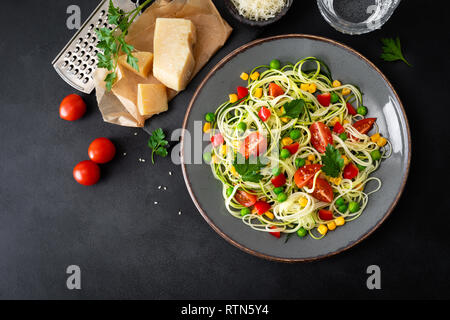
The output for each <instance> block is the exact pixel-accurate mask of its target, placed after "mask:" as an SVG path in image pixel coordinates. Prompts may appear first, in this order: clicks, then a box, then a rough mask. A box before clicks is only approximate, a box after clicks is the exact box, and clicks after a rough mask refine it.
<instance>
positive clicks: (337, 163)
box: [321, 144, 344, 178]
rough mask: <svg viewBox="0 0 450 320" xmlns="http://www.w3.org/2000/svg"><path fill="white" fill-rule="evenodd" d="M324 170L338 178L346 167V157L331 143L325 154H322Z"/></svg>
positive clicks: (328, 174)
mask: <svg viewBox="0 0 450 320" xmlns="http://www.w3.org/2000/svg"><path fill="white" fill-rule="evenodd" d="M322 163H323V167H322V169H321V170H322V171H323V172H325V174H326V175H327V176H330V177H333V178H337V177H339V174H340V173H341V170H342V168H343V167H344V159H343V158H342V156H341V153H340V152H339V151H338V150H337V149H336V148H335V147H333V146H332V145H331V144H329V145H328V146H327V148H326V150H325V155H323V156H322Z"/></svg>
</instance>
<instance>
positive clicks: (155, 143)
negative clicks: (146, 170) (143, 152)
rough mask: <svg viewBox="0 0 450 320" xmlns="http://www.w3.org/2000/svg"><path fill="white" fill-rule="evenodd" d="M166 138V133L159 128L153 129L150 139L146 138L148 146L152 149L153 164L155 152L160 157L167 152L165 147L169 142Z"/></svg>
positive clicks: (165, 155)
mask: <svg viewBox="0 0 450 320" xmlns="http://www.w3.org/2000/svg"><path fill="white" fill-rule="evenodd" d="M165 139H166V135H165V134H164V131H163V130H162V129H161V128H159V129H156V130H155V131H153V133H152V134H151V135H150V139H148V146H149V148H150V149H152V150H153V151H152V163H153V164H155V154H156V155H158V156H160V157H163V158H165V157H167V155H168V154H169V152H168V151H167V148H168V147H169V142H168V141H167V140H165Z"/></svg>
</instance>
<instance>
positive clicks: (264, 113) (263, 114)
mask: <svg viewBox="0 0 450 320" xmlns="http://www.w3.org/2000/svg"><path fill="white" fill-rule="evenodd" d="M271 114H272V113H271V112H270V110H269V109H267V108H266V107H261V109H259V112H258V116H259V118H260V119H261V120H262V121H264V122H266V121H267V119H269V118H270V115H271Z"/></svg>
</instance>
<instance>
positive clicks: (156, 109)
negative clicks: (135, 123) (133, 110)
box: [138, 83, 168, 119]
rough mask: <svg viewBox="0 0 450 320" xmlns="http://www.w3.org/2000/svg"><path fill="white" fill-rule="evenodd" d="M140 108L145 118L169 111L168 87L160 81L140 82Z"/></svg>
mask: <svg viewBox="0 0 450 320" xmlns="http://www.w3.org/2000/svg"><path fill="white" fill-rule="evenodd" d="M138 109H139V113H140V114H141V115H142V116H143V117H144V118H145V119H148V118H150V117H151V116H153V115H155V114H158V113H161V112H164V111H167V109H168V107H167V91H166V87H165V86H164V85H162V84H160V83H158V84H138Z"/></svg>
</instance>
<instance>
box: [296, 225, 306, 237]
mask: <svg viewBox="0 0 450 320" xmlns="http://www.w3.org/2000/svg"><path fill="white" fill-rule="evenodd" d="M307 234H308V231H306V229H305V228H303V227H300V229H298V230H297V235H298V236H299V237H300V238H303V237H304V236H306V235H307Z"/></svg>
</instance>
